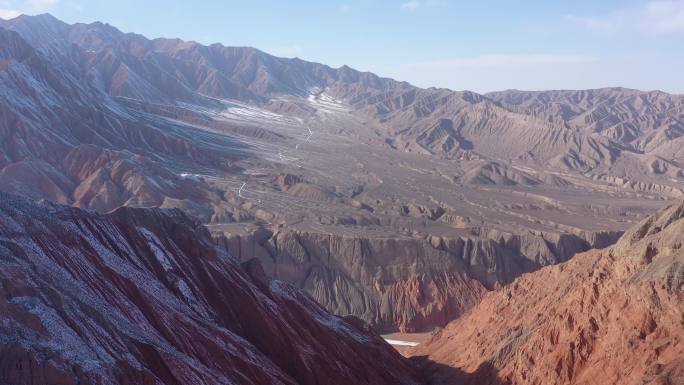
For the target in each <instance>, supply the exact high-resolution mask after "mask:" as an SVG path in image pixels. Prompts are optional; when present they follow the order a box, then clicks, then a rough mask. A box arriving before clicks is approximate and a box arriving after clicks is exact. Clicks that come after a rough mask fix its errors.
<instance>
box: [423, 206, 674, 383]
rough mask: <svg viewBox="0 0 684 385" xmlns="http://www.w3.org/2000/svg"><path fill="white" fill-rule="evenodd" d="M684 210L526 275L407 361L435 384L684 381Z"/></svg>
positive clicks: (667, 212) (668, 211)
mask: <svg viewBox="0 0 684 385" xmlns="http://www.w3.org/2000/svg"><path fill="white" fill-rule="evenodd" d="M683 240H684V203H682V204H679V205H675V206H672V207H670V208H668V209H666V210H663V211H661V212H659V213H657V214H655V215H653V216H652V217H650V218H648V219H646V220H644V221H643V222H641V223H640V224H639V225H637V226H635V227H634V228H633V229H631V230H630V231H628V232H627V233H626V234H625V235H624V236H623V237H622V238H621V240H620V241H619V242H618V244H617V245H616V246H615V247H613V248H611V249H606V250H598V251H591V252H587V253H584V254H580V255H578V256H576V257H574V258H573V259H572V260H571V261H569V262H567V263H564V264H561V265H557V266H551V267H547V268H544V269H542V270H540V271H538V272H535V273H530V274H526V275H523V276H522V277H520V278H519V279H517V280H516V281H514V283H512V284H511V285H509V286H507V287H505V288H503V289H501V290H499V291H497V292H494V293H490V294H489V295H487V296H486V297H485V298H484V300H483V301H482V303H480V304H479V305H478V306H477V307H475V308H474V309H473V310H472V311H470V312H469V313H468V314H467V315H465V316H463V317H461V318H459V319H457V320H456V321H454V322H452V323H450V324H449V325H448V326H447V327H446V328H445V329H443V330H442V331H441V332H439V333H438V334H437V335H435V336H434V337H433V338H432V339H431V340H430V341H428V342H427V343H425V344H423V345H421V346H419V347H418V348H416V349H414V350H413V351H412V352H411V354H412V355H413V356H415V357H416V358H415V359H416V360H417V361H419V362H422V364H423V365H424V370H425V372H426V373H427V374H428V375H429V377H430V378H431V383H433V384H459V385H460V384H601V385H603V384H635V385H636V384H681V383H684V291H683V288H684V251H683V250H682V249H681V246H682V241H683Z"/></svg>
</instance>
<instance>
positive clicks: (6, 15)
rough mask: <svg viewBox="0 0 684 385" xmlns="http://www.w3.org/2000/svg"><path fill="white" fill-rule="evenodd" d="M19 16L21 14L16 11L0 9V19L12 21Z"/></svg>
mask: <svg viewBox="0 0 684 385" xmlns="http://www.w3.org/2000/svg"><path fill="white" fill-rule="evenodd" d="M19 15H21V12H20V11H18V10H16V9H2V8H0V19H14V18H15V17H17V16H19Z"/></svg>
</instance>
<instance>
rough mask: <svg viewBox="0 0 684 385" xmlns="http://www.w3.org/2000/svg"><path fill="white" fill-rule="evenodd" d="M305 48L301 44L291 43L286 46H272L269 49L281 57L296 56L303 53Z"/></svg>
mask: <svg viewBox="0 0 684 385" xmlns="http://www.w3.org/2000/svg"><path fill="white" fill-rule="evenodd" d="M302 51H303V49H302V47H301V46H299V45H296V44H295V45H289V46H284V47H276V48H271V49H270V50H269V52H270V53H272V54H273V55H275V56H280V57H296V56H299V55H300V54H301V53H302Z"/></svg>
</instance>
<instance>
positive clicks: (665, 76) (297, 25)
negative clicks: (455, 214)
mask: <svg viewBox="0 0 684 385" xmlns="http://www.w3.org/2000/svg"><path fill="white" fill-rule="evenodd" d="M42 12H50V13H52V14H53V15H55V16H56V17H58V18H60V19H62V20H65V21H67V22H92V21H97V20H99V21H103V22H108V23H110V24H112V25H114V26H117V27H118V28H120V29H121V30H123V31H126V32H138V33H141V34H143V35H146V36H147V37H151V38H154V37H161V36H164V37H180V38H183V39H188V40H196V41H199V42H202V43H213V42H221V43H223V44H225V45H239V46H253V47H257V48H259V49H262V50H264V51H267V52H269V53H273V54H276V55H279V56H286V57H293V56H298V57H301V58H303V59H306V60H311V61H316V62H321V63H325V64H329V65H331V66H335V67H337V66H340V65H342V64H347V65H349V66H351V67H354V68H357V69H360V70H366V71H372V72H375V73H377V74H379V75H382V76H389V77H393V78H397V79H400V80H407V81H409V82H411V83H414V84H416V85H419V86H423V87H429V86H436V87H448V88H451V89H456V90H463V89H469V90H474V91H478V92H487V91H494V90H502V89H509V88H517V89H526V90H538V89H560V88H563V89H582V88H597V87H606V86H625V87H631V88H639V89H643V90H651V89H661V90H664V91H668V92H673V93H684V74H683V73H682V68H684V0H622V1H616V0H601V1H590V0H576V1H548V0H547V1H541V0H528V1H524V0H519V1H511V0H498V1H496V0H492V1H486V2H485V1H480V2H476V1H457V0H396V1H394V0H341V1H335V0H328V1H320V0H319V1H314V0H311V1H282V0H279V1H275V0H273V1H268V0H252V1H229V0H223V1H220V0H206V1H168V0H167V1H162V0H119V1H111V0H21V1H20V0H0V17H3V18H8V17H12V16H15V15H16V14H18V13H28V14H35V13H42Z"/></svg>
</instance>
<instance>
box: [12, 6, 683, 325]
mask: <svg viewBox="0 0 684 385" xmlns="http://www.w3.org/2000/svg"><path fill="white" fill-rule="evenodd" d="M683 138H684V97H683V96H678V95H669V94H665V93H662V92H641V91H636V90H627V89H620V88H611V89H599V90H586V91H544V92H523V91H503V92H496V93H491V94H487V95H480V94H477V93H474V92H469V91H462V92H461V91H452V90H448V89H435V88H430V89H422V88H418V87H415V86H412V85H410V84H408V83H406V82H399V81H395V80H392V79H387V78H382V77H379V76H376V75H374V74H372V73H366V72H359V71H356V70H354V69H351V68H349V67H346V66H343V67H341V68H337V69H335V68H331V67H328V66H325V65H322V64H316V63H311V62H306V61H303V60H300V59H284V58H278V57H274V56H271V55H268V54H266V53H264V52H261V51H259V50H257V49H254V48H244V47H225V46H223V45H220V44H214V45H211V46H204V45H201V44H199V43H195V42H187V41H182V40H178V39H154V40H149V39H147V38H145V37H143V36H141V35H137V34H132V33H123V32H121V31H119V30H118V29H116V28H114V27H112V26H110V25H107V24H102V23H92V24H73V25H70V24H67V23H64V22H62V21H60V20H58V19H56V18H54V17H53V16H51V15H47V14H46V15H38V16H20V17H17V18H15V19H12V20H1V21H0V190H2V191H5V192H10V193H15V194H19V195H23V196H26V197H30V198H32V199H36V200H39V199H48V200H51V201H54V202H58V203H62V204H68V205H73V206H76V207H80V208H84V209H92V210H97V211H100V212H109V211H112V210H115V209H117V208H120V207H125V206H132V207H162V208H180V209H182V210H184V211H185V212H187V213H188V214H190V215H193V216H195V217H197V218H199V219H200V220H201V221H202V222H203V223H205V224H208V225H209V226H210V229H211V230H212V232H213V233H214V235H215V236H216V237H217V239H223V242H224V245H225V247H226V248H229V249H230V251H232V252H233V253H234V254H236V255H237V256H238V257H241V258H243V259H248V258H251V257H258V258H260V259H261V260H262V261H263V262H264V264H265V266H266V270H267V273H268V274H269V275H273V276H276V277H278V278H281V279H284V280H287V281H289V282H291V283H293V284H295V285H297V286H298V287H300V288H302V289H304V290H306V291H307V292H308V293H309V294H311V295H312V296H314V298H315V299H316V300H318V301H319V302H320V303H322V304H323V305H324V306H325V307H326V308H328V309H329V310H331V311H334V312H336V313H338V314H355V315H358V316H360V317H362V318H363V319H365V320H366V321H369V322H372V323H374V324H376V325H380V326H381V327H383V328H389V329H394V328H402V329H411V330H417V329H424V328H430V327H432V326H435V325H444V324H445V323H446V322H447V321H448V320H450V319H452V318H454V317H456V316H457V315H459V314H461V313H462V312H464V311H466V310H467V309H469V308H470V307H471V306H472V305H473V304H475V303H477V301H479V298H480V297H481V296H482V295H483V293H484V292H485V291H486V290H491V289H493V288H495V287H498V286H500V285H505V284H507V283H509V282H511V281H512V280H513V279H514V278H515V277H517V276H519V275H520V274H522V273H524V272H528V271H533V270H536V269H538V268H540V267H542V266H545V265H548V264H555V263H558V262H562V261H565V260H567V259H568V258H570V257H572V255H574V253H575V252H577V251H583V250H587V249H589V248H592V247H603V246H606V245H608V244H610V243H612V242H613V241H615V240H616V239H617V237H618V235H619V234H620V232H621V231H622V230H624V229H625V228H627V227H628V226H629V224H630V223H633V222H635V221H637V220H639V219H640V218H642V217H643V216H645V215H646V214H647V213H649V212H651V211H652V210H654V209H656V208H659V207H661V206H662V205H663V204H664V203H665V202H664V201H665V200H667V199H672V198H678V197H681V196H683V195H684V171H683V169H682V167H684V139H683ZM388 240H390V241H388ZM388 242H396V243H394V244H392V245H391V246H390V245H388ZM383 250H393V252H392V255H389V254H388V253H386V252H385V251H383ZM359 260H363V261H365V262H363V263H360V262H358V261H359ZM393 264H394V267H393V266H392V265H393ZM424 291H430V292H431V294H430V296H429V298H428V299H425V300H423V299H421V298H422V297H421V296H422V294H421V293H423V292H424Z"/></svg>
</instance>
